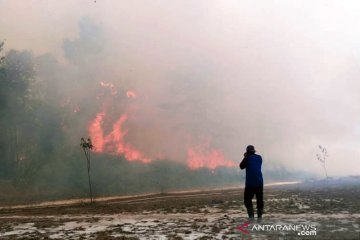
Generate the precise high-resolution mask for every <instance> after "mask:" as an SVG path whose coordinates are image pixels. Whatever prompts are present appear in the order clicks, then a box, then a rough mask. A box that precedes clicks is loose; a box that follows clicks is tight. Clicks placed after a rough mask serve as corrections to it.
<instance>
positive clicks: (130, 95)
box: [126, 90, 136, 98]
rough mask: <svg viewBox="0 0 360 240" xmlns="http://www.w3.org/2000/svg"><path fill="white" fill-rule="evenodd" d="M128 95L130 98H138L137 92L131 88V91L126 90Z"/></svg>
mask: <svg viewBox="0 0 360 240" xmlns="http://www.w3.org/2000/svg"><path fill="white" fill-rule="evenodd" d="M126 96H127V97H128V98H136V93H135V92H133V91H130V90H129V91H127V92H126Z"/></svg>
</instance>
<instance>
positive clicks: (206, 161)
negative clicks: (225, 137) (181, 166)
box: [187, 141, 236, 170]
mask: <svg viewBox="0 0 360 240" xmlns="http://www.w3.org/2000/svg"><path fill="white" fill-rule="evenodd" d="M209 145H210V142H209V141H206V142H204V143H202V144H199V145H197V146H194V147H189V148H188V151H187V155H188V157H187V165H188V167H189V168H190V169H192V170H194V169H198V168H208V169H212V170H214V169H216V168H218V167H234V166H236V163H234V162H233V161H229V160H226V159H225V158H224V155H223V153H222V151H221V150H218V149H210V146H209Z"/></svg>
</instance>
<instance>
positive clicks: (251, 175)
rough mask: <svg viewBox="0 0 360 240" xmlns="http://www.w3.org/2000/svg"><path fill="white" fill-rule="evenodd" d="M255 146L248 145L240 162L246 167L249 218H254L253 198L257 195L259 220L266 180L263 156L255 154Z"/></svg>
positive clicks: (245, 199)
mask: <svg viewBox="0 0 360 240" xmlns="http://www.w3.org/2000/svg"><path fill="white" fill-rule="evenodd" d="M255 152H256V151H255V148H254V146H252V145H249V146H247V147H246V153H244V159H243V160H242V161H241V163H240V169H245V168H246V180H245V192H244V204H245V207H246V209H247V213H248V215H249V218H250V219H251V220H252V219H254V208H253V204H252V199H253V197H254V195H256V207H257V215H258V220H261V217H262V214H263V209H264V201H263V187H264V181H263V177H262V173H261V164H262V158H261V156H260V155H257V154H255Z"/></svg>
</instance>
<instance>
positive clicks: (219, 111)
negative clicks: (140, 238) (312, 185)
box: [0, 0, 360, 175]
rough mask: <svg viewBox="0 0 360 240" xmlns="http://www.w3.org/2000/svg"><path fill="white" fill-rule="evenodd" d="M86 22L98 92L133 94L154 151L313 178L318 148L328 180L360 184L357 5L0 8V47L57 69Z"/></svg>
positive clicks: (81, 3)
mask: <svg viewBox="0 0 360 240" xmlns="http://www.w3.org/2000/svg"><path fill="white" fill-rule="evenodd" d="M83 17H87V18H89V19H91V20H92V21H93V22H94V23H95V24H97V25H98V26H99V27H100V29H101V31H102V34H103V36H104V41H105V42H106V44H104V50H103V52H102V53H101V57H102V59H100V62H99V64H100V65H101V66H103V67H104V68H106V69H109V72H110V73H109V74H108V76H107V79H106V81H109V82H112V83H114V84H115V85H125V88H131V89H134V91H136V92H137V94H138V96H139V97H138V99H137V101H138V102H137V105H138V106H140V107H139V109H140V110H137V113H136V117H137V119H143V120H144V123H143V124H148V125H147V126H148V130H147V133H148V135H147V136H148V137H149V138H150V140H149V139H148V140H147V141H153V142H155V143H153V145H152V148H153V149H174V145H173V144H174V143H178V142H181V141H182V140H183V139H185V138H186V139H187V141H189V142H193V143H194V144H197V143H198V142H201V141H208V140H209V139H211V144H212V146H213V147H214V148H216V149H221V150H222V152H223V153H224V155H225V157H226V158H227V159H230V160H233V161H239V160H241V158H242V154H243V152H244V148H245V147H246V145H247V144H254V145H255V147H256V148H257V149H258V152H259V153H260V154H263V156H264V161H265V162H264V166H265V167H266V163H268V162H278V163H284V164H286V166H288V167H290V168H291V169H301V170H307V171H314V172H319V173H321V171H322V168H321V165H320V164H319V163H318V162H317V160H316V157H315V155H316V153H317V152H318V148H317V146H318V145H319V144H321V145H323V146H325V147H326V148H327V150H328V153H329V158H328V164H327V166H328V171H329V174H330V175H345V174H360V164H359V160H360V159H359V158H360V105H359V102H360V80H359V76H360V74H359V73H360V70H359V63H360V47H359V46H360V45H359V44H360V28H359V24H358V23H359V22H360V4H359V2H358V1H340V0H338V1H329V0H324V1H295V0H294V1H268V0H266V1H265V0H264V1H250V0H249V1H238V0H234V1H230V0H229V1H220V0H218V1H211V0H207V1H205V0H204V1H199V0H196V1H195V0H194V1H186V0H182V1H180V0H172V1H168V0H163V1H156V0H155V1H154V0H153V1H144V0H143V1H136V0H132V1H119V0H97V1H96V3H95V2H94V1H90V0H77V1H74V0H61V1H58V0H26V1H24V0H0V39H5V41H6V48H7V49H10V48H15V49H20V50H31V51H33V52H34V54H36V55H40V54H44V53H47V52H50V53H52V54H54V55H55V56H56V57H57V58H59V59H61V62H62V64H64V65H66V64H69V63H68V62H67V61H66V59H65V58H64V55H63V49H62V44H63V41H64V39H66V38H68V39H73V38H76V36H77V35H78V23H79V20H80V19H81V18H83ZM150 129H153V131H155V130H156V131H155V132H156V133H151V130H150ZM159 132H161V133H159ZM130 138H131V139H130V140H129V141H133V144H134V145H136V144H138V147H139V148H140V149H141V145H146V141H145V143H137V142H140V141H141V140H139V139H141V138H143V136H142V135H141V134H137V135H134V136H130ZM137 138H139V139H137ZM145 138H146V137H145ZM151 138H153V140H151ZM154 139H155V140H154ZM144 151H145V152H146V151H147V150H146V147H144ZM148 151H149V154H152V153H150V152H151V150H148ZM165 151H166V150H165ZM168 151H169V152H168V153H167V154H169V155H170V156H171V155H172V153H173V151H172V150H168ZM174 152H176V151H175V150H174ZM176 155H177V154H175V153H174V158H176ZM180 158H181V156H180Z"/></svg>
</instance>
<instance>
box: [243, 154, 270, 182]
mask: <svg viewBox="0 0 360 240" xmlns="http://www.w3.org/2000/svg"><path fill="white" fill-rule="evenodd" d="M261 164H262V158H261V156H260V155H257V154H255V153H252V154H245V157H244V159H243V160H242V161H241V163H240V168H241V169H244V168H246V180H245V186H246V187H261V186H263V185H264V181H263V176H262V173H261Z"/></svg>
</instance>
